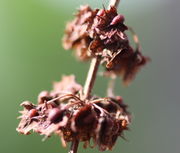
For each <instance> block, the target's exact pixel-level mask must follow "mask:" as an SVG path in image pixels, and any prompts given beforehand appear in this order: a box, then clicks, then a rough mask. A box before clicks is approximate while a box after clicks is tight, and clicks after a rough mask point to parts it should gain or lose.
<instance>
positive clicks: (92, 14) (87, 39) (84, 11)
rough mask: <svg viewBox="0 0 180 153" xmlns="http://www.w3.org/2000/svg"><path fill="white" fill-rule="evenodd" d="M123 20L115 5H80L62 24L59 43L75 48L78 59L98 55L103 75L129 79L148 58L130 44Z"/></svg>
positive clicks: (132, 77) (124, 79)
mask: <svg viewBox="0 0 180 153" xmlns="http://www.w3.org/2000/svg"><path fill="white" fill-rule="evenodd" d="M124 21H125V18H124V16H123V15H120V14H118V13H117V9H116V8H115V7H111V8H110V9H108V10H106V9H95V10H93V9H91V8H90V7H89V6H87V5H86V6H81V7H80V9H79V10H78V13H77V14H76V17H75V19H74V20H73V21H71V22H69V23H68V24H67V26H66V30H65V36H64V38H63V46H64V48H65V49H74V50H76V55H77V57H78V58H79V59H80V60H88V59H91V58H93V57H96V56H100V57H101V59H102V62H101V63H102V64H103V65H104V66H105V72H104V74H105V76H111V77H114V76H121V77H122V79H123V81H124V83H129V82H130V81H131V80H133V79H134V77H135V75H136V73H137V72H138V71H139V69H140V68H141V67H142V66H144V65H145V64H146V63H147V62H148V61H149V58H147V57H145V56H143V55H142V53H141V52H140V48H136V49H133V48H132V47H131V46H130V43H129V39H128V36H127V35H126V33H125V31H126V30H128V27H127V26H126V25H125V24H124Z"/></svg>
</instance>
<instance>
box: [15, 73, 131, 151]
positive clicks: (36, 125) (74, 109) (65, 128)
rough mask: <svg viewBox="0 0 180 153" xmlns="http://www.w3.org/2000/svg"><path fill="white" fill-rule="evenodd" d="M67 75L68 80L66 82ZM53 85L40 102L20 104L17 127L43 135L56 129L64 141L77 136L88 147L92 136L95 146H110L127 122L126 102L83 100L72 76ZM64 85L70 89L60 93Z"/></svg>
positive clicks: (97, 99) (118, 99) (105, 99)
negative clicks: (51, 89) (21, 108)
mask: <svg viewBox="0 0 180 153" xmlns="http://www.w3.org/2000/svg"><path fill="white" fill-rule="evenodd" d="M70 78H71V79H70ZM66 79H67V80H68V79H70V80H71V81H70V82H69V84H68V83H67V82H66V81H67V80H66ZM56 85H57V86H58V88H56V87H57V86H56ZM56 85H55V89H58V90H53V91H51V92H49V94H47V95H46V94H44V99H46V100H44V101H41V103H39V102H38V104H37V105H34V104H32V103H30V102H28V101H26V102H23V103H22V104H21V106H23V107H24V110H23V111H21V116H20V117H19V118H20V119H21V121H20V123H19V126H18V128H17V131H18V132H20V133H22V134H30V131H31V130H33V131H34V132H37V133H39V134H41V135H45V138H47V137H49V136H51V135H52V134H53V133H55V134H57V135H58V136H60V137H61V140H62V143H63V145H65V144H66V143H67V142H71V141H73V140H75V139H76V140H79V141H82V142H84V147H88V146H90V140H93V142H94V146H95V145H98V148H99V150H101V151H104V150H110V149H112V147H113V146H114V144H115V142H116V140H117V137H118V136H120V137H123V131H124V130H128V124H129V122H130V115H129V113H128V112H127V106H126V105H125V104H124V103H123V101H122V99H121V98H119V97H114V98H111V97H107V98H98V97H91V98H90V99H89V100H86V102H85V101H82V100H81V96H80V94H79V93H77V92H76V93H74V89H79V86H80V85H78V84H77V83H75V82H74V81H72V76H66V77H63V80H62V82H60V83H56ZM64 85H67V87H68V86H70V87H71V88H69V87H68V88H66V87H65V86H64ZM72 86H74V88H72ZM64 89H68V91H69V93H68V94H61V90H62V91H64ZM69 89H70V90H69ZM72 89H73V90H72ZM54 91H55V92H56V94H57V92H58V91H59V94H58V97H53V96H54V95H56V94H54V95H53V94H52V93H53V92H54ZM42 95H43V94H42ZM50 97H51V98H50ZM47 99H49V100H47Z"/></svg>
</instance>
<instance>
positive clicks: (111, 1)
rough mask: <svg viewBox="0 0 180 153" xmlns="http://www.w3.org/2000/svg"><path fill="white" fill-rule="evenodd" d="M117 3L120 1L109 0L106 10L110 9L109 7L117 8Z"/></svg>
mask: <svg viewBox="0 0 180 153" xmlns="http://www.w3.org/2000/svg"><path fill="white" fill-rule="evenodd" d="M119 3H120V0H110V2H109V5H108V9H110V7H111V6H113V7H116V8H117V7H118V5H119Z"/></svg>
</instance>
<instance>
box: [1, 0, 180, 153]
mask: <svg viewBox="0 0 180 153" xmlns="http://www.w3.org/2000/svg"><path fill="white" fill-rule="evenodd" d="M87 3H88V4H90V5H91V6H92V7H100V8H102V4H104V5H105V6H107V4H108V0H0V153H32V152H33V153H50V152H51V153H60V152H61V153H63V152H64V153H66V152H67V151H68V149H67V148H62V147H61V145H60V141H59V138H58V137H55V136H53V137H51V138H50V139H48V140H46V141H45V142H41V140H42V137H41V136H37V134H32V135H29V136H24V135H20V134H18V133H17V132H16V130H15V129H16V127H17V125H18V122H19V121H18V120H17V119H16V118H17V116H18V115H19V113H18V111H19V110H21V109H22V108H20V107H19V104H20V103H21V102H22V101H24V100H30V101H33V102H36V98H37V95H38V93H39V92H40V91H41V90H50V89H51V84H52V82H53V81H58V80H60V78H61V76H62V75H63V74H72V73H74V74H75V75H76V76H77V80H78V82H80V83H82V84H83V83H84V81H85V77H86V73H87V71H88V66H89V63H85V64H82V63H79V62H77V60H76V59H75V58H74V57H73V56H72V52H70V51H64V50H63V48H62V46H61V38H62V36H63V31H64V27H65V24H66V22H67V21H68V20H70V19H72V14H73V12H75V8H78V7H79V5H80V4H87ZM179 7H180V4H179V0H171V1H168V0H151V1H145V0H133V1H131V0H122V2H121V5H120V7H119V12H120V13H122V14H124V15H125V16H126V23H127V24H128V25H131V26H133V27H134V29H135V31H136V32H137V33H138V35H139V38H140V41H141V43H142V47H143V53H144V54H145V55H148V56H150V57H151V59H152V62H151V63H149V64H148V65H147V66H146V67H145V68H144V69H142V71H141V72H140V73H139V74H138V75H137V78H136V79H135V81H134V82H133V83H132V84H131V85H130V86H129V87H128V88H125V87H123V86H122V84H121V81H120V80H119V81H118V82H117V84H116V93H117V94H120V95H122V96H123V98H124V100H125V102H126V103H128V105H129V106H130V107H129V110H130V111H131V112H132V114H133V122H132V124H131V130H130V131H127V132H126V133H125V136H126V138H127V141H124V140H122V139H119V140H118V143H117V144H116V146H115V148H114V150H113V151H112V152H113V153H119V152H120V153H170V152H172V153H180V132H179V131H180V100H179V99H180V81H179V79H180V68H179V67H180V60H179V58H180V50H179V47H180V30H179V28H180V9H179ZM106 82H107V79H101V78H100V77H98V79H97V82H96V86H95V88H94V91H93V92H96V94H98V95H100V96H104V95H105V88H106V85H107V83H106ZM85 151H86V152H87V153H90V152H98V150H97V149H93V150H92V149H87V150H83V149H82V146H81V147H80V148H79V153H81V152H82V153H83V152H85ZM107 152H110V151H107Z"/></svg>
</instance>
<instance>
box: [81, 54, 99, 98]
mask: <svg viewBox="0 0 180 153" xmlns="http://www.w3.org/2000/svg"><path fill="white" fill-rule="evenodd" d="M100 61H101V59H100V57H96V58H93V59H92V61H91V65H90V68H89V72H88V75H87V79H86V82H85V85H84V97H83V98H84V99H87V98H89V96H90V94H91V90H92V88H93V86H94V82H95V80H96V74H97V71H98V67H99V64H100Z"/></svg>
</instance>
